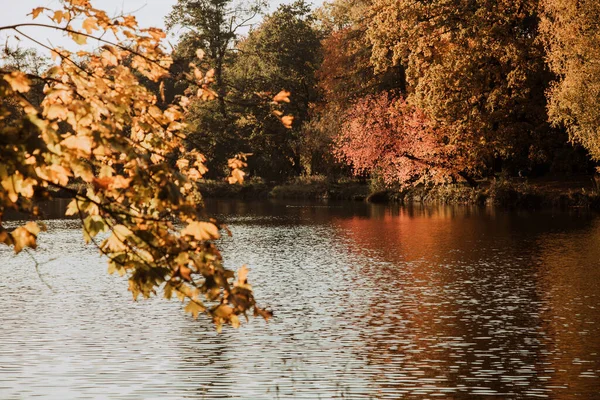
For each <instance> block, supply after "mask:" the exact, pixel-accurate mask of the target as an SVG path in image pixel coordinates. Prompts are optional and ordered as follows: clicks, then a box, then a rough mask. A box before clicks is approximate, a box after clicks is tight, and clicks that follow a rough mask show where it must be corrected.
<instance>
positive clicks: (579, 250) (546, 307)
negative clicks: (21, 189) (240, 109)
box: [0, 201, 600, 399]
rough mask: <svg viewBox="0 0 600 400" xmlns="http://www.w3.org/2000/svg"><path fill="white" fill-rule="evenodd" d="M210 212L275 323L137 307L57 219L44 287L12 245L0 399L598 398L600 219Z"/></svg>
mask: <svg viewBox="0 0 600 400" xmlns="http://www.w3.org/2000/svg"><path fill="white" fill-rule="evenodd" d="M207 207H208V209H209V210H210V212H211V213H212V214H213V215H217V216H218V217H220V218H223V219H224V220H226V221H227V222H228V225H229V228H230V230H231V231H232V233H233V237H231V238H229V237H227V238H224V239H223V240H221V242H220V245H221V248H222V251H223V255H224V257H225V259H226V264H227V265H228V266H229V267H231V268H234V269H237V268H238V267H239V266H241V265H243V264H248V266H249V267H250V269H251V272H250V275H249V279H250V281H251V283H252V284H253V287H254V289H255V294H256V297H257V299H258V302H259V303H260V304H261V305H263V306H267V307H268V308H270V309H272V310H273V311H274V313H275V317H274V318H273V319H272V320H270V321H269V322H268V323H265V321H263V320H260V319H251V320H250V323H245V324H244V325H243V326H242V327H241V328H240V329H238V330H234V329H231V328H229V327H226V328H224V329H223V333H221V334H217V333H216V331H215V330H214V327H213V326H212V323H211V322H210V321H207V320H206V319H200V320H198V321H196V320H194V319H192V318H191V316H189V315H187V314H185V313H184V312H183V310H182V306H181V304H180V303H179V302H177V301H166V300H163V299H160V298H153V299H150V300H145V301H138V302H133V301H132V299H131V295H130V294H129V292H127V282H126V280H125V278H120V277H118V276H109V275H108V274H107V272H106V270H107V268H106V260H104V259H102V258H101V257H100V256H99V255H98V251H97V250H96V249H95V248H94V247H92V246H86V245H84V244H83V241H82V234H81V230H80V228H79V223H78V221H76V220H66V219H56V220H49V221H48V222H47V223H48V226H49V231H48V232H46V233H42V234H40V238H39V244H40V245H39V248H38V250H37V251H35V252H32V254H33V255H34V257H35V258H36V259H37V260H38V262H39V263H40V266H39V272H40V276H41V278H40V276H38V274H37V272H36V268H35V263H34V261H33V260H32V258H31V257H30V255H28V254H26V253H21V254H19V255H18V256H13V254H12V251H11V250H10V249H8V248H7V247H5V246H3V247H0V273H1V274H2V279H1V280H0V398H2V399H20V398H32V397H42V398H56V399H64V398H114V399H141V398H160V399H185V398H191V399H219V398H234V399H277V398H282V399H284V398H294V399H319V398H321V399H331V398H351V399H397V398H406V399H433V398H440V399H482V398H501V399H529V398H549V399H572V398H576V397H579V398H582V399H598V398H600V394H599V393H600V290H599V287H600V216H598V215H595V214H589V213H586V212H583V211H577V210H574V211H571V212H559V211H543V212H510V211H503V210H498V209H493V208H470V207H417V206H415V207H391V206H387V207H386V206H381V205H369V204H364V203H350V202H348V203H335V202H330V203H284V202H256V203H253V202H247V203H244V202H234V201H209V202H208V203H207ZM42 279H43V281H45V282H46V283H47V284H48V285H49V286H50V287H51V288H52V290H51V289H50V288H48V287H47V286H46V285H45V284H44V282H43V281H42Z"/></svg>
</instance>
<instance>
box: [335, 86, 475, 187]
mask: <svg viewBox="0 0 600 400" xmlns="http://www.w3.org/2000/svg"><path fill="white" fill-rule="evenodd" d="M343 119H344V120H345V123H344V124H343V125H342V128H341V133H340V135H339V136H338V137H337V138H336V141H335V143H336V154H337V156H338V157H339V158H340V159H342V160H345V161H346V162H349V163H350V164H351V165H352V168H353V170H354V172H355V174H363V173H368V174H371V175H374V176H376V177H377V178H379V179H381V180H383V182H384V183H386V184H388V185H392V184H399V185H400V186H401V187H406V186H411V185H417V184H421V183H426V184H429V183H447V182H451V181H456V180H457V179H459V177H460V176H461V175H462V174H463V168H464V166H463V165H462V163H461V161H462V160H461V159H460V155H459V154H458V153H457V151H456V147H455V146H454V145H451V144H447V143H446V140H445V139H446V136H445V132H444V131H441V130H440V128H438V127H436V125H435V124H434V123H433V121H431V120H430V119H429V118H428V117H427V116H426V115H425V114H424V113H423V112H422V111H420V110H418V109H416V108H415V107H413V106H411V105H409V104H408V103H407V102H406V101H405V100H404V99H403V98H402V97H399V96H395V95H393V94H390V93H387V92H383V93H380V94H378V95H369V96H366V97H364V98H361V99H359V100H357V101H356V102H355V103H354V104H353V106H352V107H350V108H349V110H348V111H347V112H346V113H345V114H344V115H343Z"/></svg>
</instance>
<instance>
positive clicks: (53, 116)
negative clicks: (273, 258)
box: [0, 0, 269, 329]
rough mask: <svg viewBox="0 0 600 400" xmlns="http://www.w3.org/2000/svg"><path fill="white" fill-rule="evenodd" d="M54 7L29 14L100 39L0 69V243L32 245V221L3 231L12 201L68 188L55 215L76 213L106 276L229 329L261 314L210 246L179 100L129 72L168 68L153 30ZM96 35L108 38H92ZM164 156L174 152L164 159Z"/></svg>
mask: <svg viewBox="0 0 600 400" xmlns="http://www.w3.org/2000/svg"><path fill="white" fill-rule="evenodd" d="M62 4H63V7H62V8H61V9H58V10H51V9H48V8H44V7H38V8H35V9H34V10H33V11H32V13H31V15H32V17H33V18H39V17H40V16H41V15H45V16H46V17H47V18H48V19H49V20H50V21H51V23H52V24H54V25H53V26H54V28H55V29H60V30H62V31H63V32H65V33H67V34H68V35H70V36H71V37H72V38H73V40H75V42H77V43H78V44H83V43H85V42H86V40H87V39H89V38H92V37H93V38H95V39H98V40H101V41H103V42H104V45H103V46H102V47H101V48H100V49H98V50H97V51H90V52H88V51H83V50H80V51H78V52H76V53H73V52H70V51H67V50H65V49H60V48H54V49H49V50H51V51H52V55H53V57H54V58H55V61H56V65H54V66H53V67H52V68H50V69H48V70H47V71H46V72H45V73H44V74H43V75H42V76H35V77H33V76H28V75H26V74H25V73H23V72H21V71H0V159H1V160H2V163H1V164H0V242H2V243H4V244H6V245H10V246H14V250H15V251H16V252H19V251H21V250H22V249H24V248H26V247H30V248H35V247H36V243H37V235H38V233H39V232H40V229H42V228H43V227H41V226H39V225H38V224H37V223H35V222H28V223H27V224H25V225H24V226H21V227H17V228H16V229H13V230H12V231H8V230H7V229H5V228H4V227H3V226H2V216H3V215H4V214H5V211H6V210H15V211H19V212H25V213H28V214H29V215H30V216H31V217H32V219H35V218H36V217H37V214H38V210H37V207H36V202H37V201H38V200H40V199H47V198H51V197H52V194H53V193H54V192H55V191H56V190H62V191H65V192H67V193H70V194H71V196H72V197H73V200H72V201H71V203H70V204H69V206H68V209H67V215H74V216H78V217H79V218H81V220H82V223H83V237H84V240H85V241H86V242H90V243H94V244H95V245H97V246H98V248H99V249H100V251H101V252H102V253H103V254H104V255H105V256H106V257H107V258H108V270H109V272H110V273H114V272H117V273H118V274H119V275H121V276H127V277H128V280H129V290H130V291H131V293H132V295H133V298H134V299H136V298H138V297H139V296H140V295H141V296H143V297H149V296H151V295H153V294H156V292H157V291H158V290H162V291H163V292H164V295H165V297H167V298H170V297H171V296H172V295H173V294H175V295H176V296H177V297H178V298H180V299H181V300H182V301H184V300H186V299H187V300H188V301H189V302H188V304H187V305H186V307H185V310H186V311H187V312H189V313H191V314H192V315H193V316H194V317H197V316H198V314H200V313H206V314H208V315H209V316H210V317H212V318H213V319H214V321H215V323H216V324H217V326H218V327H219V329H220V327H221V326H222V325H223V324H230V325H233V326H238V325H239V318H238V316H239V315H241V314H246V313H247V312H248V311H249V310H250V311H253V313H254V314H255V315H262V316H266V317H268V315H269V313H268V312H266V311H264V310H261V309H260V308H258V307H257V306H256V304H255V301H254V297H253V294H252V290H251V288H250V287H249V286H240V285H234V284H233V279H234V275H235V274H234V273H233V272H232V271H230V270H227V269H226V268H225V267H224V265H223V261H222V257H221V254H220V252H219V250H218V249H217V247H216V246H215V244H214V243H213V241H214V240H215V239H217V238H219V236H220V234H219V230H220V225H219V224H218V223H217V222H216V221H214V220H208V221H207V220H206V219H205V218H204V217H203V212H202V208H201V202H199V201H198V199H199V197H198V193H197V189H196V188H197V185H196V182H197V181H198V180H199V179H201V178H202V176H203V174H204V173H206V171H207V168H206V166H205V162H206V159H205V157H204V156H203V155H202V154H200V153H199V152H197V151H192V152H185V148H184V146H183V140H184V139H185V133H184V132H185V131H184V128H185V121H184V116H185V113H186V108H187V106H188V104H189V103H190V99H189V98H188V97H181V98H179V99H178V100H177V102H175V103H174V104H169V105H164V104H161V105H159V103H158V101H157V96H156V95H155V94H154V93H153V92H152V91H151V90H149V89H148V88H147V87H146V86H145V85H143V84H142V82H141V81H140V77H144V78H145V79H148V80H150V81H152V82H157V83H160V82H161V81H162V80H163V79H164V78H165V77H167V76H168V75H169V67H170V65H171V63H172V60H171V57H170V56H169V55H168V54H167V53H166V52H165V51H164V50H163V47H162V45H161V40H162V39H163V38H164V37H165V35H164V32H162V31H161V30H159V29H155V28H149V29H139V28H138V27H137V22H136V20H135V18H133V17H132V16H119V17H117V18H114V19H111V18H109V17H108V16H107V14H106V13H105V12H104V11H101V10H98V9H95V8H93V7H92V6H91V4H90V2H89V1H87V0H65V1H64V2H63V3H62ZM77 27H79V28H77ZM107 32H111V33H112V34H113V35H114V37H117V38H119V41H118V42H114V43H112V42H108V41H106V40H104V39H102V38H103V37H104V34H105V33H107ZM94 35H95V36H94ZM195 75H196V76H194V77H193V79H194V80H195V81H196V82H197V83H199V84H200V86H201V89H202V90H203V92H202V93H198V96H199V97H202V98H207V96H206V95H205V91H210V88H209V86H210V83H211V81H212V73H211V72H210V71H208V72H206V73H195ZM34 83H35V84H41V85H43V99H42V100H41V102H39V104H33V103H32V102H30V101H29V100H28V97H27V95H28V93H29V92H30V90H31V87H32V85H33V84H34ZM208 97H210V96H208ZM174 155H180V156H179V157H180V158H179V160H178V161H177V162H176V165H175V166H172V165H171V163H170V161H169V159H170V158H172V157H173V156H174ZM244 157H245V156H244ZM236 160H237V161H236V162H235V163H230V167H232V168H233V171H232V177H234V178H235V180H236V181H239V182H241V181H242V179H243V171H241V168H242V167H244V166H245V163H244V160H245V158H243V157H241V158H239V159H236ZM72 183H77V185H71V184H72ZM183 221H185V222H184V223H183V224H180V222H183ZM182 225H183V226H182ZM101 233H104V234H105V235H103V236H102V238H100V237H99V235H100V234H101ZM244 281H245V275H244ZM238 282H239V279H238ZM202 294H203V295H204V296H205V301H206V302H208V303H207V304H204V303H203V300H201V299H200V295H202Z"/></svg>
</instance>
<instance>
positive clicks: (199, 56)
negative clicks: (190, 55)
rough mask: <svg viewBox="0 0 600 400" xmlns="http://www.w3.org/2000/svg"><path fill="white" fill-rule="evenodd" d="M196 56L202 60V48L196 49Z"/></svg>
mask: <svg viewBox="0 0 600 400" xmlns="http://www.w3.org/2000/svg"><path fill="white" fill-rule="evenodd" d="M196 57H198V58H199V59H200V60H202V59H203V58H204V50H202V49H198V50H196Z"/></svg>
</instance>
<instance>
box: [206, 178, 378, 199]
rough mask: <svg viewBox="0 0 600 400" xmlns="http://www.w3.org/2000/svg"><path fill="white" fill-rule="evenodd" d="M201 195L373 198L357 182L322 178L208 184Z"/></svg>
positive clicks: (208, 196) (264, 197)
mask: <svg viewBox="0 0 600 400" xmlns="http://www.w3.org/2000/svg"><path fill="white" fill-rule="evenodd" d="M200 192H201V193H202V195H203V196H204V197H207V198H234V199H246V200H249V199H266V198H274V199H296V200H326V199H330V200H357V201H363V200H365V199H366V198H367V196H368V195H369V187H368V185H366V184H364V183H359V182H357V181H353V180H347V181H338V182H334V181H330V180H327V179H325V178H322V177H311V178H298V179H295V180H293V181H290V182H288V183H285V184H279V185H278V184H267V183H265V182H262V181H260V180H249V181H246V182H244V183H243V184H242V185H230V184H228V183H227V182H219V181H205V182H203V183H202V184H201V186H200Z"/></svg>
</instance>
